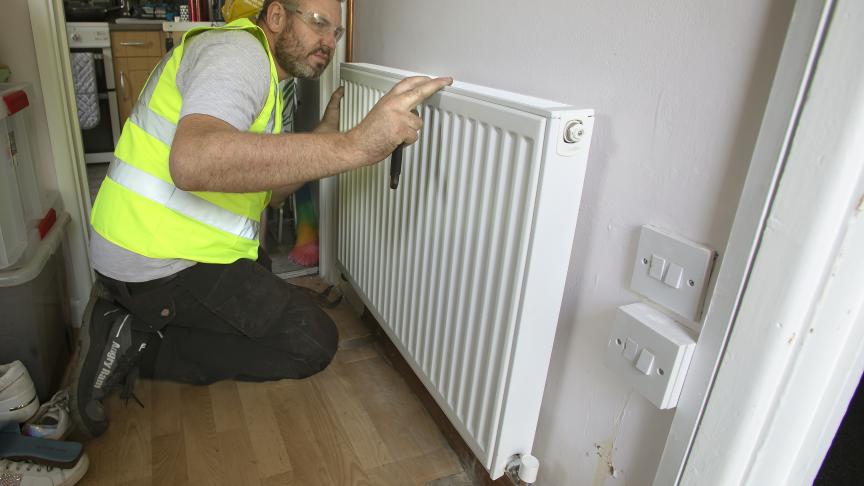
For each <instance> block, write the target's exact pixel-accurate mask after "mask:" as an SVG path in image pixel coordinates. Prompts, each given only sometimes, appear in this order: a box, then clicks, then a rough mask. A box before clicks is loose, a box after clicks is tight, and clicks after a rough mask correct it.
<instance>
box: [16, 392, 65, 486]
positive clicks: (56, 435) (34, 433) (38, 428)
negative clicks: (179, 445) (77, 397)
mask: <svg viewBox="0 0 864 486" xmlns="http://www.w3.org/2000/svg"><path fill="white" fill-rule="evenodd" d="M71 426H72V422H71V421H70V420H69V392H68V391H66V390H60V391H58V392H57V393H55V394H54V396H53V397H51V400H48V401H47V402H45V403H43V404H42V405H41V406H40V407H39V411H38V412H36V415H34V416H32V417H31V418H30V420H28V421H27V423H26V424H24V427H22V428H21V433H22V434H24V435H29V436H30V437H36V438H39V439H51V440H63V439H64V438H65V437H66V434H67V433H69V428H70V427H71ZM0 486H3V485H2V484H0Z"/></svg>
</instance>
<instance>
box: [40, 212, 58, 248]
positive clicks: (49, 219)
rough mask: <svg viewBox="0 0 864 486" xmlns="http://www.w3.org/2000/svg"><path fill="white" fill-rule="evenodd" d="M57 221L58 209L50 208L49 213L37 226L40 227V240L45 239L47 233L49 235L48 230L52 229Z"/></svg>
mask: <svg viewBox="0 0 864 486" xmlns="http://www.w3.org/2000/svg"><path fill="white" fill-rule="evenodd" d="M56 222H57V211H54V209H53V208H51V209H49V210H48V214H46V215H45V217H44V218H42V220H41V221H39V225H38V226H37V228H39V239H40V240H43V239H45V235H47V234H48V232H49V231H51V228H52V227H53V226H54V223H56Z"/></svg>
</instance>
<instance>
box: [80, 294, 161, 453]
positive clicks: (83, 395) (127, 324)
mask: <svg viewBox="0 0 864 486" xmlns="http://www.w3.org/2000/svg"><path fill="white" fill-rule="evenodd" d="M133 320H134V318H133V316H132V315H130V314H129V313H128V312H126V310H125V309H123V308H122V307H119V306H117V305H116V304H114V303H113V302H112V301H111V300H109V298H108V297H107V293H105V291H104V288H103V287H102V285H101V284H100V283H98V282H97V283H96V284H95V285H94V289H93V294H92V295H91V296H90V302H89V303H88V304H87V309H86V310H85V312H84V322H83V323H82V325H81V330H80V335H79V338H78V348H77V350H76V353H75V356H74V357H73V361H72V370H71V372H70V375H69V378H68V380H67V381H68V382H69V384H68V388H69V399H70V400H69V402H70V403H69V408H70V414H71V418H72V423H73V425H74V427H75V429H76V430H75V435H74V437H76V438H78V439H80V440H87V439H91V438H94V437H98V436H100V435H102V434H103V433H104V432H105V430H107V428H108V417H107V416H106V415H105V409H104V407H103V404H102V402H103V400H105V399H106V398H108V396H109V395H110V394H111V392H112V391H113V389H114V388H115V387H116V386H117V385H119V384H122V385H124V390H125V391H124V393H123V394H121V396H122V397H123V398H129V397H130V396H132V397H134V395H133V394H132V388H133V387H134V379H135V377H137V367H138V363H139V362H140V361H141V357H142V356H143V353H144V350H145V349H146V347H147V334H146V333H142V332H133V329H132V327H133ZM136 400H137V398H136ZM139 403H140V402H139Z"/></svg>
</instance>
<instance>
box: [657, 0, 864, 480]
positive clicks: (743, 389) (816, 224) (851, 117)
mask: <svg viewBox="0 0 864 486" xmlns="http://www.w3.org/2000/svg"><path fill="white" fill-rule="evenodd" d="M855 3H856V2H854V1H843V0H840V1H833V0H819V1H809V0H808V1H798V2H796V5H795V10H794V13H793V16H792V21H791V23H790V26H789V29H788V32H787V37H786V41H785V44H784V47H783V51H782V54H781V58H780V62H779V64H778V68H777V72H776V75H775V79H774V84H773V86H772V90H771V94H770V97H769V100H768V105H767V107H766V111H765V115H764V117H763V121H762V127H761V129H760V133H759V138H758V140H757V144H756V148H755V150H754V153H753V158H752V160H751V165H750V168H749V171H748V174H747V179H746V182H745V186H744V190H743V193H742V196H741V199H740V202H739V207H738V211H737V213H736V216H735V220H734V222H733V227H732V232H731V234H730V238H729V242H728V244H727V247H726V252H725V256H724V260H723V264H722V265H721V267H720V272H719V275H718V279H717V285H716V287H715V289H714V292H713V295H712V298H711V301H710V305H709V308H708V312H707V314H706V319H705V323H704V325H703V329H702V333H701V334H700V336H699V342H698V344H697V349H696V353H695V354H694V359H693V363H692V364H691V369H690V371H689V373H688V375H687V379H686V382H685V385H684V389H683V391H682V395H681V400H680V402H679V405H678V408H677V409H676V412H675V416H674V419H673V423H672V427H671V429H670V433H669V436H668V438H667V441H666V446H665V448H664V451H663V456H662V458H661V462H660V466H659V467H658V470H657V473H656V476H655V480H654V484H655V485H658V486H659V485H664V486H665V485H669V484H701V483H703V482H705V481H708V480H709V479H707V478H710V482H711V483H712V484H794V480H797V481H800V480H801V478H808V479H805V480H804V481H801V484H805V483H806V484H809V482H807V481H812V478H813V476H815V474H816V472H817V471H818V467H819V465H820V464H821V461H822V458H823V457H824V455H825V453H826V452H827V449H828V446H829V445H830V442H831V438H833V435H834V433H835V432H836V428H837V426H838V425H839V422H840V420H841V419H842V416H843V413H844V411H845V408H846V406H848V402H849V399H850V398H851V395H852V393H853V392H854V389H855V385H856V384H857V382H858V377H860V376H861V371H862V369H864V363H862V356H864V331H862V329H861V328H862V325H861V324H864V323H862V322H861V319H862V315H861V305H862V303H861V300H862V295H861V292H860V291H857V290H858V289H859V288H860V279H861V276H862V273H861V272H862V268H864V267H862V264H860V263H856V260H855V257H857V259H858V260H857V261H858V262H862V261H864V244H859V246H858V247H857V248H856V247H854V245H853V246H851V247H850V246H849V241H855V239H856V238H857V240H858V241H862V238H864V237H862V236H861V233H862V232H864V229H862V227H861V226H862V223H861V219H862V217H861V216H860V213H861V212H862V211H864V206H861V207H859V204H861V203H859V198H861V196H862V194H861V184H862V183H861V180H860V177H861V164H860V161H858V160H856V159H854V155H853V154H850V153H849V152H848V151H844V150H845V147H847V146H849V145H853V144H855V143H856V140H855V136H854V135H855V134H856V132H857V134H858V137H857V138H858V139H861V138H862V137H861V132H862V130H864V124H862V119H861V117H860V116H858V113H857V112H856V111H855V109H854V107H850V106H845V107H844V106H843V103H844V101H846V99H847V98H848V99H849V101H854V100H855V99H856V98H855V96H859V98H857V99H858V100H859V101H860V96H862V95H864V91H862V89H861V88H860V86H864V73H862V70H861V69H860V68H859V69H857V70H852V69H849V68H848V66H847V65H845V64H844V63H847V64H848V63H849V59H846V57H848V55H849V53H850V52H855V51H856V46H860V45H862V42H864V35H862V34H861V33H860V32H855V26H854V23H853V22H851V21H849V20H848V19H849V18H852V19H857V20H859V21H860V19H861V18H862V15H864V9H862V5H861V4H860V3H858V4H857V5H855ZM839 10H842V13H841V14H838V11H839ZM856 16H857V17H856ZM850 24H853V25H851V26H850ZM858 30H860V29H858ZM851 64H855V63H854V62H853V63H851ZM858 64H860V63H858ZM855 83H858V85H857V86H858V87H856V84H855ZM856 90H857V91H856ZM841 97H843V98H841ZM847 102H848V101H847ZM842 108H846V110H845V111H844V110H843V109H842ZM826 126H831V127H832V128H834V129H835V130H834V131H828V132H826V130H825V127H826ZM826 135H828V136H826ZM859 147H860V143H859ZM820 150H824V153H822V154H821V157H822V158H820V159H819V160H820V162H819V163H820V164H823V165H824V170H822V171H816V173H814V170H813V162H814V155H818V153H819V151H820ZM862 151H864V150H862ZM859 153H860V152H859ZM856 164H857V166H856ZM856 184H857V186H856ZM793 203H798V205H797V206H795V204H793ZM856 218H857V219H856ZM856 221H857V223H856ZM780 222H786V224H787V226H786V227H785V228H784V227H782V225H781V224H780ZM793 222H794V223H793ZM790 223H791V224H790ZM829 223H830V224H829ZM790 226H791V227H794V229H791V230H790ZM784 230H785V232H786V234H785V237H783V238H778V237H777V235H778V233H779V234H783V231H784ZM856 277H857V279H858V282H857V283H858V285H857V286H856V285H855V280H856ZM829 302H830V303H831V305H832V306H833V307H830V308H826V307H825V305H826V304H827V303H829ZM839 308H842V309H847V308H848V309H850V312H849V314H848V315H842V316H841V315H837V314H836V313H834V314H832V313H831V309H839ZM792 309H794V310H796V311H797V313H792V314H790V310H792ZM856 309H857V310H856ZM830 319H833V321H831V320H830ZM856 319H858V326H857V329H856V326H855V325H854V324H855V321H856ZM733 324H734V326H733ZM831 324H833V327H832V325H831ZM817 329H818V330H819V331H818V332H817V331H814V330H817ZM841 335H842V336H843V339H837V337H838V336H841ZM828 336H831V337H833V338H834V339H828ZM820 360H822V361H821V362H820ZM826 364H827V365H826ZM795 400H797V401H798V402H797V404H796V402H795ZM790 403H791V404H793V405H790ZM781 405H782V406H781ZM814 410H816V411H818V412H819V413H818V414H817V413H814ZM769 444H770V446H769ZM718 451H722V452H721V453H718ZM792 472H795V473H796V474H798V475H797V476H795V475H792V474H791V473H792ZM790 481H793V482H792V483H790ZM679 482H680V483H679Z"/></svg>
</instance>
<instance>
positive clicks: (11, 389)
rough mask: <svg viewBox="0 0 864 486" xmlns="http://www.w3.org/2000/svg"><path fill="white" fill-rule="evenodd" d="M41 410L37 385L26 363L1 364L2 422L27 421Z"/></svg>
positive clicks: (0, 412) (0, 413) (0, 419)
mask: <svg viewBox="0 0 864 486" xmlns="http://www.w3.org/2000/svg"><path fill="white" fill-rule="evenodd" d="M37 410H39V398H38V397H37V396H36V387H35V386H33V380H31V379H30V373H28V372H27V368H25V367H24V363H22V362H20V361H13V362H12V363H8V364H4V365H0V423H2V422H19V423H20V422H25V421H26V420H27V419H29V418H30V417H32V416H33V414H34V413H36V411H37Z"/></svg>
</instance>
